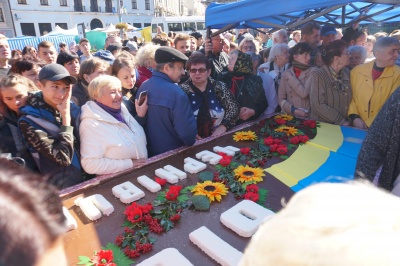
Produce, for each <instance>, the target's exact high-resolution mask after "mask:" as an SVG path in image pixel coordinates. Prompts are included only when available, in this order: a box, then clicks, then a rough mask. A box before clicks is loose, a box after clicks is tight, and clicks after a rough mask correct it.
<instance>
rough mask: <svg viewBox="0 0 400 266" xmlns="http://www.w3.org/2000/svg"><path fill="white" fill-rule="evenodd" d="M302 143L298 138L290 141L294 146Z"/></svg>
mask: <svg viewBox="0 0 400 266" xmlns="http://www.w3.org/2000/svg"><path fill="white" fill-rule="evenodd" d="M300 141H301V139H300V138H299V137H298V136H295V137H293V138H291V139H290V143H292V144H299V142H300Z"/></svg>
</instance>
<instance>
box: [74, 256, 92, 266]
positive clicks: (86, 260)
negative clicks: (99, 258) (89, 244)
mask: <svg viewBox="0 0 400 266" xmlns="http://www.w3.org/2000/svg"><path fill="white" fill-rule="evenodd" d="M78 259H79V262H78V263H77V264H78V265H86V266H92V265H94V263H92V262H91V260H90V258H89V257H87V256H79V257H78Z"/></svg>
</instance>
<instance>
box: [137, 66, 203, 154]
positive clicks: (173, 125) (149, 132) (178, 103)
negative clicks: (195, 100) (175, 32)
mask: <svg viewBox="0 0 400 266" xmlns="http://www.w3.org/2000/svg"><path fill="white" fill-rule="evenodd" d="M142 91H147V104H148V106H149V109H148V111H147V122H146V124H145V126H144V129H145V132H146V137H147V150H148V153H149V156H154V155H157V154H160V153H163V152H166V151H169V150H173V149H176V148H179V147H181V146H191V145H193V144H194V142H195V141H196V134H197V124H196V119H195V117H194V114H193V111H192V107H191V105H190V102H189V98H188V97H187V95H186V93H184V92H183V91H182V89H181V88H180V87H179V86H178V85H176V84H175V83H173V82H172V80H171V79H170V78H169V77H168V76H167V75H166V74H164V73H161V72H159V71H154V72H153V76H152V77H151V78H150V79H149V80H147V81H146V82H145V83H143V84H142V85H141V86H140V88H139V90H138V92H137V94H136V97H139V95H140V93H141V92H142Z"/></svg>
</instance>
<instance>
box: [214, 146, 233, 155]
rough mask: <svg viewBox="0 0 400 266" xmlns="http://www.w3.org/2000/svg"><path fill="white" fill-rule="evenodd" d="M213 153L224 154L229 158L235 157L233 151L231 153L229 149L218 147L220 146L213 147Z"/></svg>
mask: <svg viewBox="0 0 400 266" xmlns="http://www.w3.org/2000/svg"><path fill="white" fill-rule="evenodd" d="M213 151H215V152H223V153H225V154H226V155H229V156H234V155H235V152H234V151H232V150H230V149H227V148H223V147H220V146H215V147H214V148H213Z"/></svg>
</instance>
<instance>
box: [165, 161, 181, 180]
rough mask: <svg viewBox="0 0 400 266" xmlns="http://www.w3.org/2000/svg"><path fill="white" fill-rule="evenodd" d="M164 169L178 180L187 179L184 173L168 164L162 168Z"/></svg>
mask: <svg viewBox="0 0 400 266" xmlns="http://www.w3.org/2000/svg"><path fill="white" fill-rule="evenodd" d="M164 169H165V170H167V171H168V172H171V173H172V174H174V175H176V176H177V177H178V178H179V180H182V179H185V178H186V177H187V174H186V173H185V172H183V171H181V170H179V169H178V168H175V167H173V166H172V165H169V164H168V165H166V166H164Z"/></svg>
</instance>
